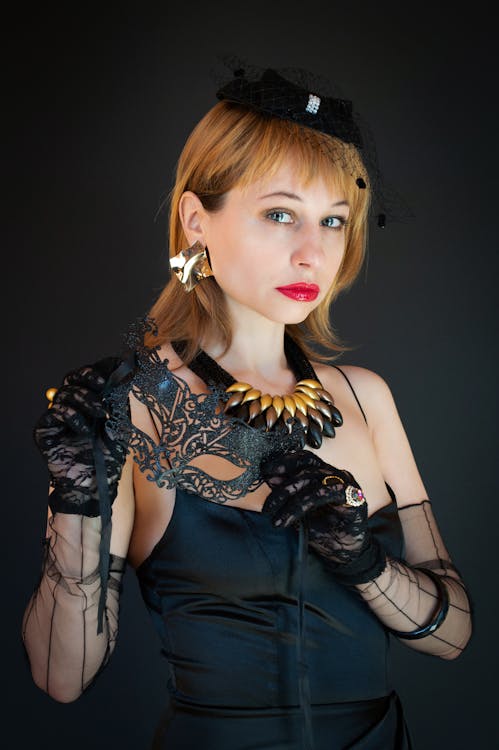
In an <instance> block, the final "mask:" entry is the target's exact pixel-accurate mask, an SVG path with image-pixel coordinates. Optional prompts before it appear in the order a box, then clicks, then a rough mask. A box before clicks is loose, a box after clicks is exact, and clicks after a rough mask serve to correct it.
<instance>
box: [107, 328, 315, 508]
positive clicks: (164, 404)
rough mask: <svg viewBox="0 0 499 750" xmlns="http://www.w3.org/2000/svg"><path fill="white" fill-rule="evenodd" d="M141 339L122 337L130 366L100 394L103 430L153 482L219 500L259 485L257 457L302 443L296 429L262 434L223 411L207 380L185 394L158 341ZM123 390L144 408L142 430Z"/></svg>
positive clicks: (216, 389)
mask: <svg viewBox="0 0 499 750" xmlns="http://www.w3.org/2000/svg"><path fill="white" fill-rule="evenodd" d="M150 325H152V324H151V323H149V326H150ZM142 341H143V335H142V336H141V335H140V332H138V330H137V328H135V327H134V328H132V330H131V334H129V336H128V337H127V343H128V345H129V347H130V350H131V351H133V352H134V365H135V366H134V370H133V372H132V373H131V375H130V376H129V377H128V378H127V379H125V380H124V381H123V382H121V383H119V384H118V385H116V386H114V387H113V389H112V390H111V391H110V393H109V394H108V396H107V397H106V399H107V403H108V405H109V407H110V411H111V418H110V420H109V423H108V425H109V427H108V429H109V430H110V432H111V434H112V435H113V436H115V437H117V438H118V439H120V440H123V441H125V442H126V443H127V444H128V446H129V449H130V450H131V451H132V453H133V456H134V460H135V461H136V463H137V464H138V466H139V468H140V470H141V471H142V472H144V474H145V475H146V477H147V479H149V480H150V481H154V482H156V483H157V485H158V486H159V487H167V488H174V487H180V488H182V489H183V490H185V491H187V492H191V493H194V494H198V495H201V496H202V497H204V498H206V499H209V500H214V501H216V502H219V503H224V502H226V501H228V500H237V499H238V498H240V497H244V495H246V494H247V493H248V492H252V491H254V490H255V489H257V488H258V487H259V486H260V485H261V484H262V483H263V479H262V478H261V475H260V464H261V462H262V461H263V460H265V459H267V458H269V457H270V456H272V455H275V454H282V453H283V452H289V451H292V450H296V449H297V448H299V447H300V446H301V445H302V444H303V431H301V430H299V429H295V430H293V432H292V433H291V434H290V433H289V432H288V430H287V429H286V428H284V427H283V428H281V429H274V430H271V431H268V432H267V431H265V430H263V429H259V428H256V427H253V426H251V425H248V424H246V423H245V422H243V421H242V420H240V419H238V418H236V417H228V416H227V415H225V414H224V412H223V401H224V400H226V399H227V396H226V394H225V389H224V387H223V386H220V385H216V384H213V383H210V385H209V389H210V390H209V392H208V393H202V394H195V393H192V392H191V390H190V389H189V386H188V384H187V383H186V382H185V381H184V380H183V379H182V378H179V377H177V376H176V375H175V374H174V373H173V372H172V371H171V370H169V369H168V361H167V360H166V359H165V360H162V359H161V358H160V356H159V354H158V348H159V347H156V348H148V347H146V346H144V344H143V343H142ZM130 396H131V397H132V398H135V399H137V401H139V402H140V403H141V404H144V406H146V407H147V410H148V413H149V416H150V425H151V428H150V430H149V429H147V430H144V429H142V428H140V427H138V426H137V425H135V424H134V423H133V422H132V420H131V417H130V407H129V399H130ZM214 457H215V458H216V461H214V460H213V458H214ZM208 466H209V470H208ZM215 474H216V475H215Z"/></svg>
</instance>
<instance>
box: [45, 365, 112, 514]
mask: <svg viewBox="0 0 499 750" xmlns="http://www.w3.org/2000/svg"><path fill="white" fill-rule="evenodd" d="M120 365H121V360H120V359H118V358H116V357H107V358H106V359H102V360H99V362H96V363H95V364H93V365H86V366H84V367H80V368H78V369H77V370H73V371H72V372H70V373H68V374H67V375H66V376H65V378H64V380H63V383H62V385H61V387H60V388H59V389H58V390H57V392H56V394H55V396H54V400H53V402H52V406H51V407H50V408H48V409H47V410H46V411H45V412H44V414H42V416H41V417H40V419H39V420H38V421H37V423H36V425H35V429H34V439H35V443H36V445H37V446H38V448H39V450H40V451H41V453H42V455H43V456H44V458H45V459H46V461H47V465H48V470H49V473H50V478H51V484H52V485H53V487H54V490H53V492H52V493H51V494H50V497H49V504H50V507H51V510H52V512H53V513H56V512H62V513H76V514H79V515H83V516H98V515H99V514H100V508H99V487H98V477H97V471H96V461H97V462H99V461H100V466H101V474H102V475H103V476H104V477H107V492H108V495H109V502H110V503H112V501H113V500H114V499H115V497H116V494H117V489H118V481H119V479H120V476H121V472H122V469H123V464H124V462H125V458H126V453H127V447H126V446H125V445H122V444H121V443H120V442H119V441H118V440H116V439H115V438H114V436H113V435H112V434H111V432H110V430H109V428H108V425H107V417H108V412H107V409H108V408H109V407H108V405H107V403H106V392H107V389H108V387H109V384H110V383H111V382H112V380H113V377H114V376H115V374H116V372H118V371H119V370H118V368H119V367H120Z"/></svg>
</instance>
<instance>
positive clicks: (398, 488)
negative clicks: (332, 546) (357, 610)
mask: <svg viewBox="0 0 499 750" xmlns="http://www.w3.org/2000/svg"><path fill="white" fill-rule="evenodd" d="M349 369H350V368H349ZM351 369H352V370H353V371H354V372H349V377H351V378H352V380H353V382H354V386H355V387H356V390H357V392H358V394H359V397H360V399H361V402H362V403H363V406H364V409H365V411H366V416H367V422H368V424H369V425H371V433H372V438H373V442H374V445H375V448H376V452H377V455H378V459H379V462H380V466H381V470H382V473H383V476H384V478H385V479H386V480H387V481H388V483H389V484H390V486H391V487H392V488H393V490H394V491H395V495H396V497H397V501H398V503H399V518H400V522H401V525H402V530H403V535H404V543H405V552H404V559H403V560H395V559H391V558H390V557H388V558H387V564H386V568H385V569H384V570H383V572H382V573H381V574H380V575H378V576H377V577H376V578H374V579H373V580H371V581H368V582H366V583H361V584H357V585H356V588H357V589H358V591H359V592H360V594H361V596H362V598H363V599H364V600H365V601H366V602H367V603H368V605H369V607H370V608H371V609H372V610H373V611H374V612H375V613H376V615H377V616H378V617H379V619H380V620H381V621H382V622H383V623H384V624H385V625H386V626H387V627H388V628H389V629H390V630H391V631H392V632H393V633H394V634H395V635H396V636H397V637H398V638H399V639H401V640H402V641H403V642H404V643H406V644H407V645H408V646H410V647H411V648H414V649H416V650H418V651H423V652H425V653H429V654H434V655H436V656H440V657H442V658H444V659H454V658H455V657H457V656H459V654H460V653H461V652H462V651H463V649H464V647H465V646H466V644H467V643H468V641H469V639H470V636H471V630H472V614H471V606H470V599H469V597H468V595H467V592H466V589H465V586H464V583H463V580H462V577H461V575H460V573H459V571H458V570H457V569H456V567H455V566H454V565H453V563H452V560H451V557H450V555H449V553H448V551H447V549H446V547H445V544H444V542H443V540H442V537H441V534H440V531H439V529H438V525H437V522H436V520H435V516H434V514H433V511H432V506H431V503H430V501H429V500H428V499H422V498H421V495H422V497H423V498H425V494H423V492H424V488H423V483H422V481H421V477H420V476H419V472H418V470H417V466H416V462H415V460H414V457H413V454H412V450H411V448H410V445H409V441H408V439H407V436H406V433H405V430H404V427H403V425H402V422H401V420H400V417H399V414H398V411H397V408H396V405H395V402H394V400H393V397H392V394H391V392H390V389H389V387H388V385H387V384H386V383H385V381H384V380H383V379H382V378H380V377H379V376H378V375H376V374H375V373H372V372H370V371H368V370H361V369H360V368H351ZM422 488H423V491H422Z"/></svg>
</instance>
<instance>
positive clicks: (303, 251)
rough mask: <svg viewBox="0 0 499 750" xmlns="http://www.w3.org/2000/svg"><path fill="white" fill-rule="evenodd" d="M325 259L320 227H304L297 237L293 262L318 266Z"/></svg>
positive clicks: (297, 264) (292, 257) (298, 264)
mask: <svg viewBox="0 0 499 750" xmlns="http://www.w3.org/2000/svg"><path fill="white" fill-rule="evenodd" d="M323 259H324V248H323V239H322V237H321V235H320V228H317V229H315V228H312V227H307V228H306V229H305V228H304V229H303V231H302V232H301V233H300V235H299V236H298V237H296V238H295V245H294V247H293V253H292V256H291V260H292V263H293V264H294V265H296V266H305V267H310V268H316V267H317V266H319V265H320V264H321V263H322V261H323Z"/></svg>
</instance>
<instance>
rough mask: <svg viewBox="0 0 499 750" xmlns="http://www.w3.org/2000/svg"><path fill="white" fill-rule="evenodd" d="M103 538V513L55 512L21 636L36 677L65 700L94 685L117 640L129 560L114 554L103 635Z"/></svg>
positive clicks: (43, 687) (111, 563)
mask: <svg viewBox="0 0 499 750" xmlns="http://www.w3.org/2000/svg"><path fill="white" fill-rule="evenodd" d="M100 538H101V519H100V517H92V518H90V517H86V516H79V515H75V514H67V513H56V514H55V515H54V516H50V517H49V519H48V523H47V536H46V539H45V541H44V545H45V551H44V559H43V566H42V573H41V577H40V580H39V583H38V586H37V587H36V589H35V592H34V593H33V596H32V597H31V600H30V602H29V604H28V607H27V609H26V611H25V614H24V619H23V634H22V635H23V642H24V646H25V649H26V652H27V655H28V659H29V662H30V665H31V671H32V675H33V679H34V681H35V683H36V684H37V685H38V687H40V688H41V689H42V690H44V691H45V692H47V693H48V694H49V695H51V696H52V697H53V698H55V699H56V700H58V701H62V702H65V703H66V702H69V701H73V700H75V699H76V698H78V696H79V695H81V693H82V692H83V691H84V690H85V689H86V688H87V687H89V685H90V684H91V683H92V681H93V680H94V679H95V677H96V676H97V674H99V672H100V671H101V670H102V669H103V668H104V667H105V665H106V664H107V663H108V661H109V657H110V656H111V654H112V652H113V650H114V646H115V643H116V636H117V633H118V616H119V598H120V593H121V582H122V578H123V574H124V571H125V566H126V561H125V559H124V558H122V557H118V556H116V555H110V567H109V577H108V583H107V592H106V604H105V609H104V618H103V629H102V632H101V633H99V634H98V633H97V615H98V604H99V597H100V592H101V581H100V574H99V544H100Z"/></svg>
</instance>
